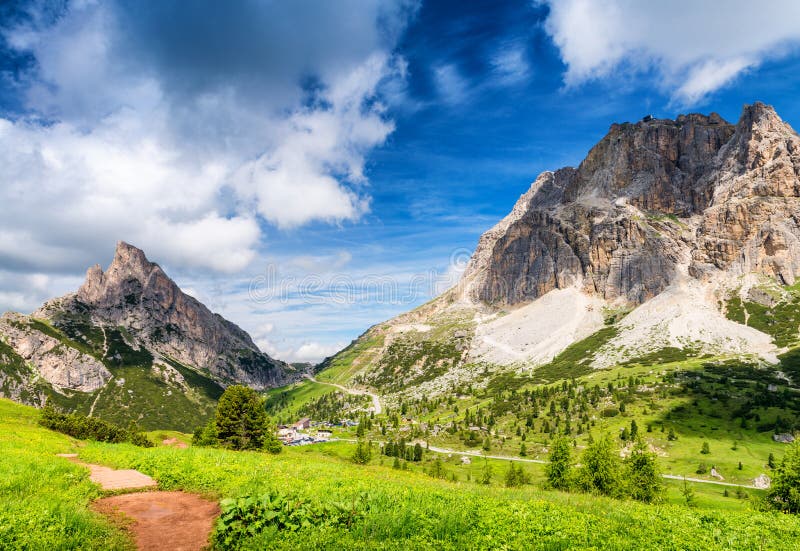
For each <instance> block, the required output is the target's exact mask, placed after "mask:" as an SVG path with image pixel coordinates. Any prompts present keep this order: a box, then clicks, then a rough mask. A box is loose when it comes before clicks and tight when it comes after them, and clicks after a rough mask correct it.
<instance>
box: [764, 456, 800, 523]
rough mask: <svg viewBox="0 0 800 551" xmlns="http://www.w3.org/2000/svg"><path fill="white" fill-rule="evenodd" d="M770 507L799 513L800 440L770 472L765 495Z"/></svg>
mask: <svg viewBox="0 0 800 551" xmlns="http://www.w3.org/2000/svg"><path fill="white" fill-rule="evenodd" d="M766 503H767V505H768V506H769V507H770V508H772V509H777V510H778V511H784V512H786V513H794V514H800V442H795V443H794V444H792V446H791V447H790V448H789V450H788V451H787V452H786V455H785V456H784V457H783V459H782V460H781V462H780V464H778V465H776V466H775V470H774V472H773V473H772V485H771V487H770V489H769V492H768V493H767V497H766Z"/></svg>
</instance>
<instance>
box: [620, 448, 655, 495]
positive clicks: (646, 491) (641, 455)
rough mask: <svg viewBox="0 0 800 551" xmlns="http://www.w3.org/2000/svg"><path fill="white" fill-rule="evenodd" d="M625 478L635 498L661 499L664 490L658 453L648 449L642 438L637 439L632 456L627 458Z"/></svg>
mask: <svg viewBox="0 0 800 551" xmlns="http://www.w3.org/2000/svg"><path fill="white" fill-rule="evenodd" d="M625 479H626V482H627V484H628V493H629V494H630V496H631V497H632V498H633V499H637V500H639V501H644V502H647V503H652V502H654V501H658V500H660V498H661V495H662V494H663V492H664V484H663V483H662V481H661V471H660V470H659V468H658V464H657V463H656V455H655V454H654V453H652V452H650V451H649V450H648V449H647V445H646V444H645V443H644V441H642V439H641V438H637V439H636V443H635V444H634V446H633V449H632V450H631V454H630V456H628V458H627V459H626V460H625Z"/></svg>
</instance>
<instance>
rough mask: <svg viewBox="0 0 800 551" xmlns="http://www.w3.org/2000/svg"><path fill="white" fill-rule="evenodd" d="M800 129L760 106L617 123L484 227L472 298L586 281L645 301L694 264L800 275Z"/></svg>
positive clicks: (470, 271)
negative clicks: (727, 114)
mask: <svg viewBox="0 0 800 551" xmlns="http://www.w3.org/2000/svg"><path fill="white" fill-rule="evenodd" d="M799 196H800V138H798V136H797V134H796V133H795V132H794V131H793V130H792V129H791V127H789V125H787V124H786V123H784V122H783V121H782V120H781V119H780V118H779V117H778V116H777V114H776V113H775V111H774V110H773V109H772V108H771V107H769V106H766V105H764V104H761V103H756V104H754V105H750V106H745V108H744V111H743V113H742V116H741V118H740V120H739V122H738V123H737V124H736V125H732V124H729V123H727V122H725V121H724V120H722V118H720V117H719V115H716V114H711V115H709V116H705V115H698V114H692V115H682V116H680V117H678V118H677V119H676V120H665V119H650V118H648V119H647V120H642V121H640V122H638V123H635V124H629V123H625V124H614V125H612V126H611V129H610V131H609V133H608V134H607V135H606V136H605V137H604V138H603V139H602V140H601V141H600V142H599V143H598V144H597V145H596V146H594V147H593V148H592V150H591V151H590V152H589V154H588V155H587V157H586V159H585V160H584V161H583V162H582V163H581V164H580V166H578V168H577V169H575V168H564V169H560V170H558V171H556V172H545V173H543V174H542V175H540V176H539V177H538V178H537V179H536V181H535V182H534V183H533V185H532V186H531V188H530V190H529V191H528V192H526V193H525V194H524V195H523V196H522V197H521V198H520V200H519V201H518V202H517V204H516V206H515V207H514V209H513V210H512V212H511V214H509V215H508V216H507V217H506V218H505V219H503V220H502V221H501V222H500V223H499V224H498V225H497V226H495V227H494V228H492V229H491V230H489V231H488V232H486V234H484V235H483V236H482V237H481V239H480V242H479V244H478V247H477V249H476V251H475V254H474V255H473V257H472V259H471V261H470V263H469V265H468V267H467V270H466V271H465V274H464V276H463V280H462V286H461V289H462V294H463V295H464V296H465V298H469V299H471V300H475V301H479V302H488V303H492V304H518V303H523V302H528V301H530V300H533V299H536V298H538V297H540V296H542V295H544V294H545V293H547V292H548V291H551V290H553V289H562V288H568V287H579V288H580V289H582V290H584V291H586V292H588V293H591V294H596V295H599V296H600V297H602V298H603V299H606V300H608V301H619V302H625V303H632V304H641V303H643V302H645V301H647V300H649V299H650V298H653V297H654V296H656V295H658V294H659V293H661V292H662V291H663V290H664V289H666V288H667V287H668V286H669V285H670V284H671V283H672V282H673V281H674V280H675V278H676V277H677V276H678V272H679V271H680V270H684V268H685V270H684V271H688V273H690V274H691V275H692V276H694V277H695V278H698V279H704V278H709V277H712V276H713V275H714V274H715V273H716V272H719V271H726V272H730V273H749V272H756V273H763V274H766V275H769V276H770V277H774V278H776V279H778V280H780V281H781V282H784V283H792V282H793V281H794V280H795V278H796V277H798V274H800V224H799V223H798V220H799V219H800V203H798V197H799Z"/></svg>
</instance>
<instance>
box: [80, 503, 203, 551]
mask: <svg viewBox="0 0 800 551" xmlns="http://www.w3.org/2000/svg"><path fill="white" fill-rule="evenodd" d="M92 508H93V509H94V510H95V511H98V512H100V513H102V514H104V515H107V516H109V517H111V518H112V519H116V520H118V521H120V522H121V523H123V524H125V523H126V521H128V520H129V519H130V521H132V522H131V523H130V524H129V525H128V526H127V529H128V530H129V531H130V532H131V533H132V534H133V537H134V540H135V541H136V548H137V549H139V550H141V551H158V550H162V549H169V550H171V551H197V550H200V549H203V548H204V547H206V546H207V545H208V536H209V534H211V530H212V529H213V527H214V519H216V518H217V516H218V515H219V505H218V504H217V503H216V502H213V501H207V500H205V499H203V498H202V497H200V496H198V495H194V494H185V493H183V492H140V493H135V494H124V495H119V496H112V497H106V498H103V499H99V500H97V501H95V502H94V505H93V507H92Z"/></svg>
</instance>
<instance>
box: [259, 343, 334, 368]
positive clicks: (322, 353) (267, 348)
mask: <svg viewBox="0 0 800 551" xmlns="http://www.w3.org/2000/svg"><path fill="white" fill-rule="evenodd" d="M256 345H257V346H258V347H259V348H260V349H261V351H262V352H264V353H266V354H269V355H270V356H272V357H273V358H280V359H281V360H283V361H285V362H290V363H291V362H298V363H305V362H308V363H319V362H321V361H322V360H324V359H325V358H327V357H328V356H333V355H334V354H336V353H337V352H338V351H339V350H341V349H342V348H344V347H345V346H346V344H345V343H343V342H338V343H335V344H330V345H324V344H320V343H318V342H305V343H303V344H301V345H300V346H298V347H296V348H293V347H291V346H286V347H282V346H280V345H275V344H273V343H272V342H271V341H270V340H268V339H258V340H256Z"/></svg>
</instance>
